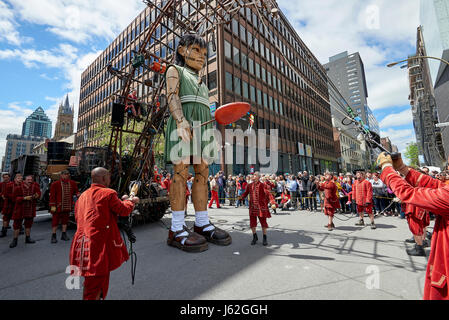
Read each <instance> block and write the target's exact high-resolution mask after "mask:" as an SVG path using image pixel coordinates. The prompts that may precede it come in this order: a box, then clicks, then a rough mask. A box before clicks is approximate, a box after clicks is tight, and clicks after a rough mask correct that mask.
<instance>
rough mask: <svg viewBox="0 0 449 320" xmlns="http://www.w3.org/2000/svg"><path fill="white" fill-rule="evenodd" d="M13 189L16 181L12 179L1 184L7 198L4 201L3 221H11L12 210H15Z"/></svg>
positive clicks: (2, 191)
mask: <svg viewBox="0 0 449 320" xmlns="http://www.w3.org/2000/svg"><path fill="white" fill-rule="evenodd" d="M13 191H14V182H13V181H10V182H8V183H5V182H3V183H2V186H1V194H2V196H3V197H5V198H6V199H5V200H4V201H3V208H2V214H3V221H6V222H8V224H9V221H11V218H12V212H13V211H14V199H13Z"/></svg>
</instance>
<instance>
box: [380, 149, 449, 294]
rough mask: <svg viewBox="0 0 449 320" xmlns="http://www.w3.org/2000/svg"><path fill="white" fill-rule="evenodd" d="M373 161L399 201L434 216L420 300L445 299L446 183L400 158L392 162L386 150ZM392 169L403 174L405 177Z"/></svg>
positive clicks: (448, 265) (448, 270)
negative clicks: (380, 169) (422, 298)
mask: <svg viewBox="0 0 449 320" xmlns="http://www.w3.org/2000/svg"><path fill="white" fill-rule="evenodd" d="M377 163H378V165H379V166H380V167H381V168H382V175H381V179H382V181H383V182H384V183H385V184H387V186H388V187H389V188H390V189H391V190H393V192H394V194H395V195H396V196H397V197H398V198H399V199H400V200H401V201H402V202H403V203H406V204H410V205H414V206H417V207H420V208H422V209H424V210H428V211H430V212H433V213H434V214H435V215H436V220H435V227H434V232H433V237H432V248H431V251H430V256H429V260H428V265H427V272H426V281H425V285H424V299H425V300H449V293H448V276H449V249H448V248H449V240H448V239H449V185H445V184H443V183H442V182H440V181H439V180H436V179H433V178H431V177H430V176H427V175H425V174H421V173H419V172H417V171H415V170H413V169H410V168H408V167H407V166H406V165H404V163H403V161H402V159H401V158H398V159H396V160H394V161H393V160H392V158H391V156H389V155H387V154H386V153H382V154H381V155H380V156H379V158H378V160H377ZM396 170H397V171H398V172H400V173H401V174H403V175H404V176H405V177H406V178H405V180H404V179H403V178H401V176H400V175H399V174H398V173H397V172H396Z"/></svg>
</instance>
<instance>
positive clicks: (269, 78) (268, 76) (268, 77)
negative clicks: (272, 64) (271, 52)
mask: <svg viewBox="0 0 449 320" xmlns="http://www.w3.org/2000/svg"><path fill="white" fill-rule="evenodd" d="M271 77H272V76H271V72H268V75H267V80H268V85H269V86H270V87H271V86H272V84H271V79H272V78H271Z"/></svg>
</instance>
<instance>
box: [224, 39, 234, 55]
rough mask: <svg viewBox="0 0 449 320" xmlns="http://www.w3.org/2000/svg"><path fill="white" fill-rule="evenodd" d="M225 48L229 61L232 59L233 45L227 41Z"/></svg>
mask: <svg viewBox="0 0 449 320" xmlns="http://www.w3.org/2000/svg"><path fill="white" fill-rule="evenodd" d="M224 47H225V57H226V58H229V59H232V50H231V44H230V43H229V42H227V41H226V40H225V45H224Z"/></svg>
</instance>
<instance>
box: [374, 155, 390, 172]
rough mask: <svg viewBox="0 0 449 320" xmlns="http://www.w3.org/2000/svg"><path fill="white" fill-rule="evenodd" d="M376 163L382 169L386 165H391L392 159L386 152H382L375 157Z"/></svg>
mask: <svg viewBox="0 0 449 320" xmlns="http://www.w3.org/2000/svg"><path fill="white" fill-rule="evenodd" d="M377 165H378V166H379V167H380V168H382V170H384V169H385V168H386V167H393V159H391V156H390V155H389V154H387V153H386V152H382V153H381V154H380V155H379V157H378V158H377Z"/></svg>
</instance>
